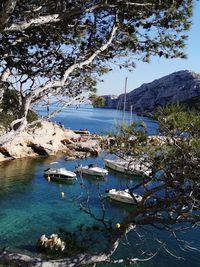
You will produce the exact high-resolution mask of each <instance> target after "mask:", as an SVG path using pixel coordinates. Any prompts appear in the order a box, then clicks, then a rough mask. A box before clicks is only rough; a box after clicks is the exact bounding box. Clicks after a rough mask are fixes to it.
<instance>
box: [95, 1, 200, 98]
mask: <svg viewBox="0 0 200 267" xmlns="http://www.w3.org/2000/svg"><path fill="white" fill-rule="evenodd" d="M184 51H185V53H186V54H187V59H164V58H158V57H152V59H151V62H150V63H144V62H139V61H138V62H136V68H135V69H134V70H133V71H132V72H129V71H127V70H121V69H119V68H117V67H116V68H115V69H113V71H111V72H109V73H108V74H106V75H104V76H103V77H102V79H103V80H104V82H99V83H98V84H97V95H107V94H115V95H119V94H121V93H124V84H125V77H128V84H127V92H130V91H132V90H133V89H135V88H137V87H139V86H141V85H142V84H143V83H149V82H152V81H154V80H155V79H159V78H161V77H163V76H165V75H168V74H170V73H173V72H176V71H179V70H191V71H194V72H200V2H198V1H195V3H194V10H193V17H192V26H191V28H190V30H189V38H188V40H187V43H186V48H185V50H184Z"/></svg>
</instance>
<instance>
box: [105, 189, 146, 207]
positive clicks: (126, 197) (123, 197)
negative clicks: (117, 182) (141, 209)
mask: <svg viewBox="0 0 200 267" xmlns="http://www.w3.org/2000/svg"><path fill="white" fill-rule="evenodd" d="M107 196H108V197H109V198H111V199H113V200H116V201H120V202H123V203H128V204H137V203H139V202H141V201H142V197H141V196H140V195H138V194H135V193H131V192H130V190H129V189H125V190H116V189H110V190H108V191H107Z"/></svg>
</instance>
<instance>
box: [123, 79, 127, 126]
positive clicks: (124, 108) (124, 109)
mask: <svg viewBox="0 0 200 267" xmlns="http://www.w3.org/2000/svg"><path fill="white" fill-rule="evenodd" d="M127 80H128V78H127V77H126V78H125V88H124V107H123V119H122V122H123V123H124V116H125V111H126V90H127Z"/></svg>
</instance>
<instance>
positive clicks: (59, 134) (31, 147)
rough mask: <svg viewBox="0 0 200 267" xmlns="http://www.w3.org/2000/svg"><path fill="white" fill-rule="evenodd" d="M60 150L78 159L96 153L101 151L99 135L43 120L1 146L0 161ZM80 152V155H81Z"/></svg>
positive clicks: (69, 156)
mask: <svg viewBox="0 0 200 267" xmlns="http://www.w3.org/2000/svg"><path fill="white" fill-rule="evenodd" d="M58 151H62V152H64V153H65V154H66V159H67V160H71V159H76V158H80V157H81V158H83V157H88V156H90V155H94V154H95V155H96V154H98V153H99V151H100V146H99V141H98V137H96V138H95V139H94V137H93V135H90V134H88V135H87V136H85V135H84V136H82V135H80V134H76V133H75V132H74V131H72V130H68V129H65V128H64V127H62V126H60V125H59V124H57V123H50V122H47V121H42V122H41V126H40V127H37V128H34V129H29V130H28V131H26V132H21V133H20V134H19V135H17V136H16V137H15V138H14V139H13V140H12V141H10V142H8V143H6V144H5V145H3V146H1V147H0V161H5V160H10V159H16V158H23V157H34V156H38V155H41V156H50V155H55V154H56V153H57V152H58ZM79 153H80V155H79Z"/></svg>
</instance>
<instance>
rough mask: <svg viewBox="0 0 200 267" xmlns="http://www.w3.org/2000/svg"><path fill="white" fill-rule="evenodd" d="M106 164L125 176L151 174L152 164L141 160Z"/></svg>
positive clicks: (111, 161)
mask: <svg viewBox="0 0 200 267" xmlns="http://www.w3.org/2000/svg"><path fill="white" fill-rule="evenodd" d="M127 80H128V79H127V77H126V78H125V88H124V102H123V115H122V125H124V124H125V111H126V94H127ZM131 123H132V105H131V115H130V125H131ZM104 164H105V166H106V167H108V168H110V169H112V170H114V171H117V172H121V173H124V174H130V175H137V176H149V175H150V174H151V169H150V164H149V163H145V164H144V163H142V160H139V159H135V160H134V159H132V158H131V159H126V160H125V159H123V160H122V159H115V160H113V159H104Z"/></svg>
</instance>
